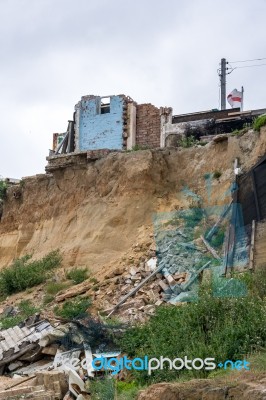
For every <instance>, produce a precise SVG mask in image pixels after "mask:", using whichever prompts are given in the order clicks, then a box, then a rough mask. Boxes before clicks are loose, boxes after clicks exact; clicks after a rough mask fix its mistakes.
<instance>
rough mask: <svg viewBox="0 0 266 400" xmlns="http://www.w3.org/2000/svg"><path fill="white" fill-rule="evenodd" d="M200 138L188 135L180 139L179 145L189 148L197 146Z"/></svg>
mask: <svg viewBox="0 0 266 400" xmlns="http://www.w3.org/2000/svg"><path fill="white" fill-rule="evenodd" d="M198 142H199V141H198V140H197V139H195V138H194V136H186V137H184V138H182V139H180V140H179V142H178V145H179V146H180V147H184V148H188V147H192V146H195V144H198Z"/></svg>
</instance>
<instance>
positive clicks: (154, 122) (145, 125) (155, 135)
mask: <svg viewBox="0 0 266 400" xmlns="http://www.w3.org/2000/svg"><path fill="white" fill-rule="evenodd" d="M160 131H161V120H160V109H159V108H157V107H155V106H153V105H152V104H139V105H137V119H136V144H137V145H139V146H147V147H149V148H154V147H160Z"/></svg>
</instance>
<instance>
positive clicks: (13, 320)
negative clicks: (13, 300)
mask: <svg viewBox="0 0 266 400" xmlns="http://www.w3.org/2000/svg"><path fill="white" fill-rule="evenodd" d="M17 309H18V312H17V314H15V315H10V316H6V317H1V318H0V329H8V328H12V327H13V326H16V325H18V324H20V323H21V322H22V321H24V320H25V319H26V318H28V317H30V316H31V315H33V314H35V313H37V312H39V311H40V310H39V308H36V307H35V306H33V305H32V303H31V302H30V301H29V300H22V301H21V302H20V303H19V304H18V306H17Z"/></svg>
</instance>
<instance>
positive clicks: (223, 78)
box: [220, 58, 226, 110]
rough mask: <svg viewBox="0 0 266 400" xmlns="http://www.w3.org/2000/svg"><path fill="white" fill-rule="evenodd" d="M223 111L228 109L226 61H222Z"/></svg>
mask: <svg viewBox="0 0 266 400" xmlns="http://www.w3.org/2000/svg"><path fill="white" fill-rule="evenodd" d="M220 80H221V110H225V109H226V59H225V58H222V59H221V74H220Z"/></svg>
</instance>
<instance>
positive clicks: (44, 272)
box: [0, 251, 61, 295]
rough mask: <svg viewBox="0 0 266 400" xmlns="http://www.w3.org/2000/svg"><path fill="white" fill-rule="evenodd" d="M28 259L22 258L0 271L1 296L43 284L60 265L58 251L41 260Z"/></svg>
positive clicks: (27, 257)
mask: <svg viewBox="0 0 266 400" xmlns="http://www.w3.org/2000/svg"><path fill="white" fill-rule="evenodd" d="M30 259H31V256H30V255H27V256H24V257H22V258H19V259H17V260H15V261H14V262H13V264H12V265H11V266H10V267H6V268H4V269H3V270H2V271H0V292H1V294H3V295H10V294H13V293H17V292H21V291H23V290H26V289H27V288H31V287H33V286H36V285H39V284H40V283H43V282H44V281H45V280H46V279H47V277H48V276H49V272H50V271H52V270H53V269H54V268H56V267H58V266H59V265H60V263H61V256H60V254H59V252H58V251H53V252H51V253H49V254H48V255H47V256H45V257H44V258H42V259H41V260H36V261H30Z"/></svg>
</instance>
